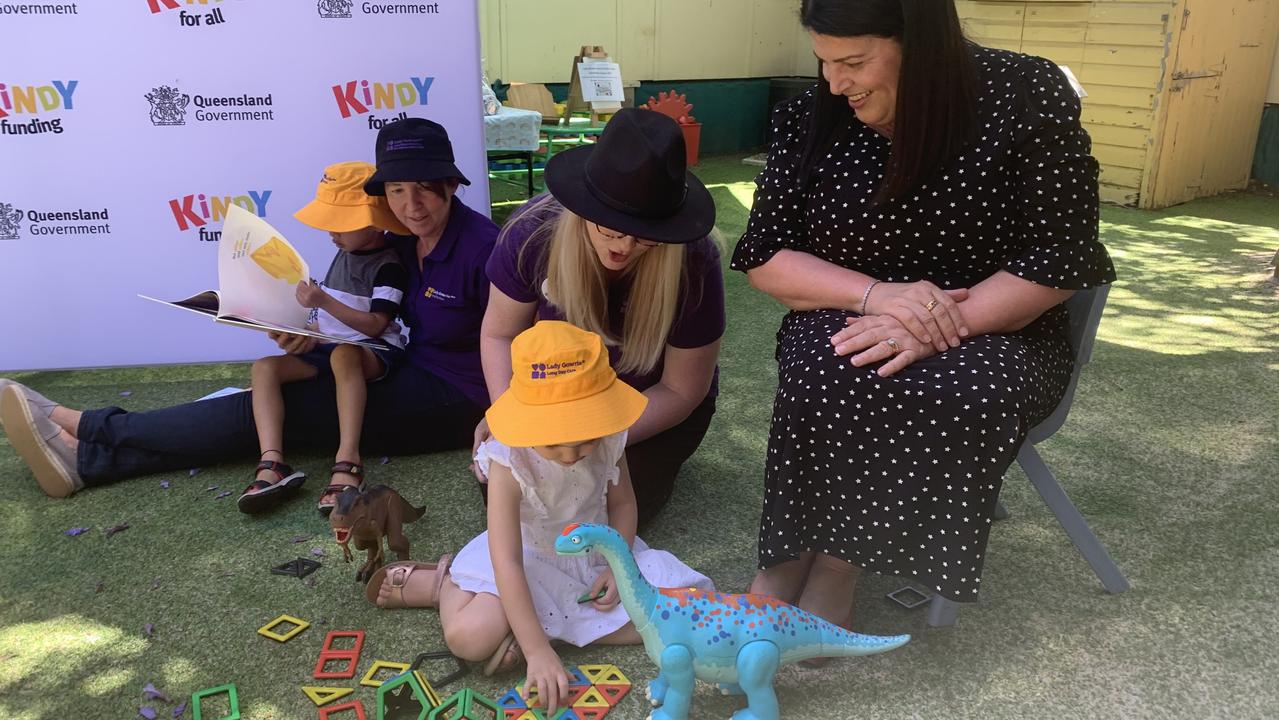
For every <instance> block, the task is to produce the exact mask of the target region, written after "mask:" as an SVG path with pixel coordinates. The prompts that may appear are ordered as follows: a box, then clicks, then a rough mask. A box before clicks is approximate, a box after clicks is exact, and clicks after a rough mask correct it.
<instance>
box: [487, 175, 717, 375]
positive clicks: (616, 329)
mask: <svg viewBox="0 0 1279 720" xmlns="http://www.w3.org/2000/svg"><path fill="white" fill-rule="evenodd" d="M538 199H540V198H533V199H532V200H530V201H529V202H527V203H525V204H524V206H523V207H521V208H520V209H519V210H516V211H515V212H514V213H513V214H512V215H511V218H510V219H509V220H508V221H507V226H508V227H509V230H508V231H507V234H506V237H505V238H503V240H502V242H500V243H498V245H497V246H496V247H495V248H493V254H492V255H491V256H490V257H489V261H488V266H487V271H488V278H489V282H491V283H493V285H494V287H496V288H497V289H499V290H501V291H502V292H503V293H505V294H506V295H507V296H508V297H510V298H511V299H512V300H515V301H516V302H522V303H530V302H536V303H537V319H538V320H563V319H564V316H563V314H561V313H560V310H559V308H557V307H555V306H554V305H552V304H551V303H550V301H549V300H547V298H546V296H545V294H544V293H543V292H542V282H543V281H544V280H545V279H546V275H545V274H544V273H541V274H539V273H538V264H539V263H538V261H539V259H540V257H541V254H542V252H543V250H545V246H546V242H547V240H548V239H549V236H550V234H549V233H542V234H541V235H540V236H539V237H537V238H531V237H530V236H531V235H532V234H533V231H534V230H536V229H537V227H538V226H539V225H541V224H542V223H543V222H546V221H549V220H550V219H551V216H548V215H546V214H545V213H542V214H541V215H540V216H538V217H534V214H532V213H527V210H528V209H529V207H530V206H531V205H532V204H533V203H534V202H536V201H537V200H538ZM525 245H528V248H527V249H525V250H524V251H523V252H522V253H521V248H523V247H524V246H525ZM686 247H687V251H686V252H685V255H684V263H685V267H686V270H687V272H686V273H685V274H684V276H685V281H684V283H683V286H682V287H681V288H680V306H679V309H678V310H677V311H676V314H675V322H674V324H672V325H671V331H670V334H669V335H667V336H666V343H667V344H668V345H671V346H673V347H677V348H698V347H702V346H703V345H709V344H710V343H713V342H715V341H716V340H718V339H719V338H720V336H722V335H723V334H724V324H725V318H724V275H723V271H722V270H721V269H720V262H719V248H717V247H716V246H715V243H714V242H713V241H712V240H711V239H710V238H702V239H701V240H697V241H695V242H691V243H689V244H688V245H687V246H686ZM631 279H632V278H631V277H630V276H624V277H622V278H619V279H617V280H614V281H613V282H611V283H609V286H608V326H609V332H611V333H612V334H613V335H614V337H617V336H620V335H621V331H622V328H623V327H624V326H625V322H624V321H625V318H626V311H627V307H628V301H629V299H630V292H631ZM552 294H553V291H552ZM620 355H621V349H620V348H618V347H615V346H612V347H609V349H608V356H609V362H611V363H612V364H613V365H614V366H615V367H616V365H617V361H618V358H619V357H620ZM664 365H665V362H664V360H663V359H661V358H659V359H658V361H657V366H656V367H654V368H653V369H652V370H651V371H649V372H647V373H644V374H643V375H635V374H629V373H628V374H620V373H619V377H620V378H621V379H622V381H623V382H625V383H626V384H628V385H630V386H631V387H633V388H635V389H636V390H641V391H643V390H647V389H648V388H650V387H652V386H653V385H656V384H657V382H658V381H659V380H661V379H662V369H663V367H664ZM718 391H719V368H718V367H716V368H715V375H714V377H713V378H712V380H711V387H710V392H709V393H708V394H707V395H708V397H714V396H715V395H716V394H717V393H718Z"/></svg>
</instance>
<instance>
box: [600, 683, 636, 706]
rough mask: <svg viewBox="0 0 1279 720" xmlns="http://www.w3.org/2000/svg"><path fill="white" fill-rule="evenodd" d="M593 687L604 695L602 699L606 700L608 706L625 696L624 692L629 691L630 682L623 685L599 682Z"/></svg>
mask: <svg viewBox="0 0 1279 720" xmlns="http://www.w3.org/2000/svg"><path fill="white" fill-rule="evenodd" d="M593 687H594V688H595V689H596V690H597V691H598V692H599V694H600V695H603V696H604V699H605V700H607V701H608V704H609V705H610V706H612V705H616V704H618V703H619V702H621V701H622V698H624V697H626V693H628V692H630V691H631V684H630V683H627V684H625V685H606V684H604V683H599V684H597V685H594V686H593Z"/></svg>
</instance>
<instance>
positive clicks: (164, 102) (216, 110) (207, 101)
mask: <svg viewBox="0 0 1279 720" xmlns="http://www.w3.org/2000/svg"><path fill="white" fill-rule="evenodd" d="M144 97H145V98H146V99H147V102H149V103H151V124H152V125H157V126H158V125H186V124H187V114H186V113H187V106H188V105H195V108H196V109H195V119H196V121H198V122H245V121H250V122H251V121H263V120H275V109H274V108H273V107H272V100H271V93H267V94H266V95H249V94H248V93H244V94H241V95H201V94H199V93H196V94H195V95H187V94H185V93H183V92H182V91H181V90H179V89H177V88H176V87H173V86H171V85H161V86H160V87H156V88H152V89H151V92H149V93H147V94H146V95H144ZM224 108H225V109H224ZM246 108H249V109H246Z"/></svg>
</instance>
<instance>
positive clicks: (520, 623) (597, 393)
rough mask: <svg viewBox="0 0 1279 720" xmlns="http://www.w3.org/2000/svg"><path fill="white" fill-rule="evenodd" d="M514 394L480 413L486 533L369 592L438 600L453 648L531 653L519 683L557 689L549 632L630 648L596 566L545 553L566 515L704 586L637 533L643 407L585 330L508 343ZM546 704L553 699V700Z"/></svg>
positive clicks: (658, 574)
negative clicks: (636, 442)
mask: <svg viewBox="0 0 1279 720" xmlns="http://www.w3.org/2000/svg"><path fill="white" fill-rule="evenodd" d="M511 363H512V367H514V368H515V373H514V377H513V378H512V380H511V385H510V388H509V389H508V390H507V391H506V392H504V393H503V394H502V395H501V397H499V398H498V399H497V401H496V402H494V403H493V405H492V407H490V408H489V410H488V413H487V415H486V416H487V418H488V421H489V427H490V429H491V430H492V433H493V437H492V438H491V439H489V440H487V441H485V442H484V443H482V444H481V445H480V447H479V449H478V450H477V451H476V453H475V462H476V463H477V464H479V466H480V468H481V469H482V470H484V472H485V474H486V475H487V476H488V477H489V499H488V531H487V532H485V533H483V534H481V535H480V536H479V537H476V538H475V539H474V540H472V541H471V542H470V543H468V544H467V545H466V547H465V548H463V549H462V551H461V552H460V553H458V555H457V558H456V559H455V560H454V561H453V563H452V566H451V567H450V566H449V563H448V559H447V557H446V558H442V559H441V562H439V563H436V564H426V563H414V562H410V561H406V562H401V563H392V564H390V565H388V566H387V567H385V568H383V569H381V570H379V571H378V572H376V573H374V575H373V577H372V579H371V580H370V581H369V584H368V587H367V589H366V592H367V593H368V596H369V599H370V600H373V601H375V602H376V603H377V604H378V605H381V606H382V607H384V608H391V607H433V606H436V605H438V606H439V608H440V622H441V624H442V625H443V628H444V638H445V641H446V642H447V643H448V646H449V649H450V650H451V651H452V652H453V653H454V654H455V655H457V656H458V657H462V658H466V659H469V660H484V659H488V666H487V667H486V671H487V672H488V673H489V674H491V673H492V672H494V671H495V670H497V669H498V668H500V667H509V666H513V665H515V664H517V663H518V662H519V661H520V657H521V655H522V656H523V657H525V658H527V661H528V681H529V684H528V685H527V687H530V688H532V687H533V686H534V685H537V686H538V691H539V692H540V693H541V697H542V698H544V699H549V698H552V697H554V694H555V690H554V688H556V687H564V686H567V683H568V676H567V675H566V674H565V672H564V668H563V665H562V664H561V663H560V660H559V656H558V655H556V653H555V651H554V650H553V649H552V648H551V644H550V643H551V641H552V640H559V641H564V642H568V643H571V644H573V645H577V646H579V647H580V646H584V645H588V644H591V643H601V644H614V645H616V644H630V643H639V642H640V641H641V640H640V637H639V634H638V633H636V631H635V629H634V627H633V626H632V625H631V624H630V622H629V619H628V618H627V615H626V611H625V610H624V609H623V608H622V607H621V606H620V605H619V604H618V596H617V589H616V587H615V586H614V583H613V582H612V573H611V571H610V570H609V568H608V565H607V564H605V563H603V562H593V561H592V560H591V559H589V558H587V557H561V556H558V555H556V554H555V538H556V537H558V536H559V534H560V532H561V531H562V530H563V529H564V526H565V525H567V524H569V523H573V522H583V523H588V522H589V523H607V524H609V525H611V526H613V527H614V528H616V529H617V531H618V532H620V533H621V534H622V537H624V538H626V539H627V540H628V541H630V542H631V544H632V548H633V550H634V552H635V559H636V560H637V561H638V562H639V566H640V569H641V570H642V571H643V573H644V576H645V577H646V578H648V579H649V581H650V582H652V583H654V584H655V585H657V586H659V587H694V586H695V587H700V588H704V589H707V590H710V589H713V586H712V584H711V581H710V580H709V579H707V578H706V577H705V576H704V575H701V574H700V573H698V572H696V571H694V570H692V569H690V568H689V567H688V566H686V565H684V564H683V563H681V562H680V561H679V560H677V559H676V558H675V557H674V556H673V555H671V554H670V553H668V552H664V551H661V550H653V549H651V548H649V547H648V546H647V545H646V544H645V543H644V541H643V540H641V539H639V538H638V537H635V527H636V523H637V522H638V518H637V514H636V504H635V493H634V491H633V490H632V488H631V479H630V474H629V472H628V471H627V469H626V458H625V450H626V433H627V429H628V428H629V427H630V426H631V425H632V424H634V422H635V421H636V420H638V419H639V417H640V414H641V413H642V412H643V411H644V406H645V405H646V404H647V403H648V400H647V398H645V397H644V395H643V394H641V393H640V392H638V391H636V390H634V389H633V388H631V387H630V386H629V385H627V384H626V383H624V382H622V381H621V380H619V379H618V378H617V374H616V373H615V372H614V371H613V368H612V367H610V366H609V361H608V350H607V349H606V348H605V347H604V342H603V340H601V339H600V337H599V336H598V335H596V334H594V333H591V332H587V331H585V330H580V329H578V328H577V327H574V326H573V325H570V324H568V323H566V322H561V321H555V320H548V321H543V322H539V323H537V324H536V325H534V326H533V327H532V328H530V329H528V330H525V331H524V332H522V333H520V334H519V335H518V336H516V338H515V340H514V341H513V342H512V343H511ZM552 702H553V701H552Z"/></svg>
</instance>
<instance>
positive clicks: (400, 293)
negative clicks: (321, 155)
mask: <svg viewBox="0 0 1279 720" xmlns="http://www.w3.org/2000/svg"><path fill="white" fill-rule="evenodd" d="M373 171H374V167H373V166H372V165H370V164H369V163H366V162H344V163H337V164H334V165H330V166H328V167H326V168H324V175H323V176H322V177H321V178H320V183H319V186H318V187H317V188H316V190H315V198H314V199H313V200H312V201H311V202H309V203H307V205H306V206H305V207H303V208H302V209H301V210H298V211H297V213H295V214H294V217H296V218H297V219H298V220H300V221H302V222H303V223H306V224H307V225H310V226H311V227H313V228H316V229H317V230H324V231H326V232H328V234H329V237H330V238H331V239H332V240H333V244H334V245H336V246H337V248H338V252H337V255H336V256H334V258H333V262H332V263H331V264H330V265H329V271H328V273H327V274H326V275H325V277H324V282H323V283H316V282H315V281H310V282H306V281H303V282H301V283H298V288H297V300H298V303H299V304H300V305H302V306H303V307H307V308H311V321H310V323H309V327H311V328H313V329H315V330H317V331H319V332H322V333H324V334H326V335H329V336H331V337H337V338H343V339H349V340H358V341H361V342H364V343H370V344H372V345H375V346H376V347H365V346H361V345H352V344H348V343H321V344H316V343H315V342H314V341H313V340H310V339H305V338H303V337H302V336H295V337H296V339H297V342H296V347H290V354H288V355H278V356H274V357H267V358H262V359H261V360H258V361H257V362H255V363H253V419H254V422H255V424H256V425H257V431H258V443H259V447H260V449H261V451H262V456H261V460H260V462H259V463H258V467H257V470H256V472H255V474H254V479H253V482H252V483H250V484H249V486H248V487H247V488H245V490H244V492H243V493H242V494H241V495H240V497H239V500H238V501H237V503H236V504H237V506H238V507H239V509H240V510H241V511H242V512H246V513H257V512H262V511H264V510H268V509H270V508H272V507H275V506H276V505H277V504H279V502H280V501H281V500H282V499H283V498H284V497H286V496H287V495H289V494H291V492H292V491H293V490H296V489H297V488H299V487H301V485H302V483H304V482H306V475H304V474H303V473H301V472H298V471H295V470H294V469H293V468H292V467H290V466H288V465H286V464H285V463H284V451H283V450H284V398H283V395H282V392H281V385H283V384H285V383H290V382H297V381H299V380H307V379H311V378H315V377H318V376H319V375H321V374H325V375H329V376H332V378H333V380H334V383H335V384H336V386H337V411H338V426H339V438H340V439H339V444H338V451H337V462H336V464H334V466H333V468H332V474H333V475H334V476H337V477H334V478H332V479H331V480H330V485H329V486H328V487H326V488H325V489H324V491H323V492H322V494H321V496H320V501H319V503H318V507H319V510H320V512H328V511H331V510H332V508H333V505H334V504H335V502H336V500H335V498H336V495H337V494H338V493H340V492H341V491H342V490H343V489H345V488H346V487H348V486H351V485H354V486H358V485H359V484H360V483H361V482H362V481H363V472H364V469H363V467H362V465H361V462H360V428H361V424H362V423H363V420H364V403H365V400H366V397H367V390H366V388H365V383H367V382H376V381H377V380H380V379H381V378H383V377H385V376H386V374H387V373H388V372H389V371H390V369H391V367H392V366H394V364H395V363H396V361H397V360H398V358H399V356H400V355H401V353H402V351H403V348H404V338H403V336H402V333H401V328H400V325H399V323H398V322H396V318H397V316H398V315H399V312H400V302H401V300H402V299H403V297H404V293H405V290H406V288H407V286H408V274H407V272H406V271H405V269H404V266H403V265H401V264H400V260H399V256H398V255H397V254H396V252H395V250H393V249H391V248H390V247H388V245H387V242H386V238H385V235H384V233H385V232H386V231H389V232H392V233H395V234H397V235H409V234H411V233H410V232H409V230H408V228H405V227H404V226H403V225H402V224H401V223H400V222H399V221H398V220H396V218H395V215H394V214H392V213H391V209H390V208H389V207H388V206H387V204H386V198H382V197H374V196H371V195H368V194H367V193H365V192H364V183H365V182H367V181H368V179H369V178H370V177H372V175H373ZM339 480H343V481H345V482H339Z"/></svg>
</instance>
